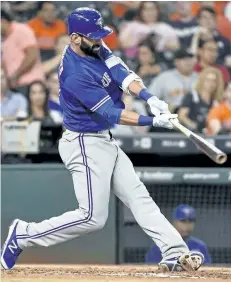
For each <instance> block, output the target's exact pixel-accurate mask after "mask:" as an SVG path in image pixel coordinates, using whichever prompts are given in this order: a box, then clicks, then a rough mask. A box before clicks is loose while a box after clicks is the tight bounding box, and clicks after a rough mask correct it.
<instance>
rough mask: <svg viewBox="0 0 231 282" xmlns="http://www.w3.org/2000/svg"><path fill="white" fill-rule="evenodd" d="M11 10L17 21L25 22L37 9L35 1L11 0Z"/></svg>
mask: <svg viewBox="0 0 231 282" xmlns="http://www.w3.org/2000/svg"><path fill="white" fill-rule="evenodd" d="M10 6H11V11H12V12H13V13H14V16H15V19H16V20H17V21H19V22H27V21H28V20H29V19H31V18H32V17H33V16H34V15H35V14H36V11H37V2H36V1H11V2H10Z"/></svg>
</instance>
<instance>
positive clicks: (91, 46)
mask: <svg viewBox="0 0 231 282" xmlns="http://www.w3.org/2000/svg"><path fill="white" fill-rule="evenodd" d="M101 45H102V41H101V40H100V39H99V40H93V39H89V38H86V37H82V38H81V44H80V46H79V47H80V49H81V50H82V51H83V52H84V53H85V54H86V55H88V56H92V57H95V58H99V55H98V52H99V50H100V47H101Z"/></svg>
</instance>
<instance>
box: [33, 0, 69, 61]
mask: <svg viewBox="0 0 231 282" xmlns="http://www.w3.org/2000/svg"><path fill="white" fill-rule="evenodd" d="M38 9H39V11H38V14H37V17H35V18H34V19H32V20H30V21H29V22H28V25H29V26H30V27H31V28H32V29H33V30H34V32H35V36H36V38H37V41H38V45H39V48H40V52H41V57H42V61H44V60H48V59H50V58H51V57H53V56H54V53H55V39H56V38H57V37H58V36H60V35H61V34H63V33H66V25H65V23H64V22H63V21H62V20H60V19H57V17H56V7H55V4H54V3H52V2H51V1H39V2H38Z"/></svg>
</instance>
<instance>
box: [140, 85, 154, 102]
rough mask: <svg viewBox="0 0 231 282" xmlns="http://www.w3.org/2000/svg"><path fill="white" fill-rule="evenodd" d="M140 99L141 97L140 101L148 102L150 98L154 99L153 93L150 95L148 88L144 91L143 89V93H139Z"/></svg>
mask: <svg viewBox="0 0 231 282" xmlns="http://www.w3.org/2000/svg"><path fill="white" fill-rule="evenodd" d="M139 97H140V99H142V100H144V101H145V102H147V101H148V99H149V98H151V97H153V95H152V94H151V93H149V92H148V90H147V89H146V88H143V89H141V91H140V93H139Z"/></svg>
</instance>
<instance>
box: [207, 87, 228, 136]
mask: <svg viewBox="0 0 231 282" xmlns="http://www.w3.org/2000/svg"><path fill="white" fill-rule="evenodd" d="M207 129H208V130H207V134H208V135H216V134H219V133H229V134H231V82H230V83H229V84H228V85H227V87H226V90H225V92H224V100H223V101H222V102H221V103H220V104H218V105H216V106H215V107H213V108H212V109H211V110H210V111H209V114H208V118H207Z"/></svg>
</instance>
